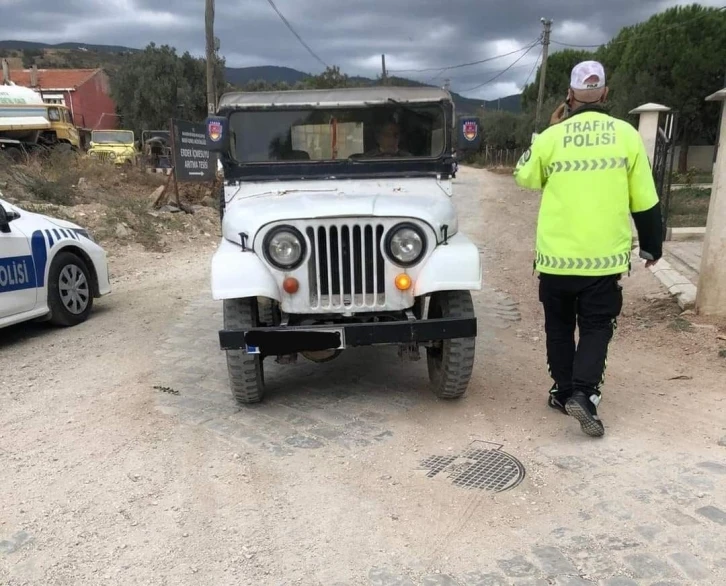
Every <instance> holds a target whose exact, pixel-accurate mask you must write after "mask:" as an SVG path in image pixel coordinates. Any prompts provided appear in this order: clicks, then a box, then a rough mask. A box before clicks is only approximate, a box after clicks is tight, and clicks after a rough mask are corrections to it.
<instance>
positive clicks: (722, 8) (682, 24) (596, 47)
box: [551, 6, 726, 49]
mask: <svg viewBox="0 0 726 586" xmlns="http://www.w3.org/2000/svg"><path fill="white" fill-rule="evenodd" d="M723 10H726V6H721V7H720V8H718V9H717V10H716V12H721V11H723ZM711 14H712V12H711V11H708V12H704V13H703V14H699V15H698V16H694V17H693V18H691V19H689V20H688V21H686V22H677V23H675V24H671V25H668V26H664V27H663V28H660V29H657V30H654V31H645V32H643V33H641V35H635V37H636V38H638V37H639V36H647V35H655V34H660V33H663V32H666V31H669V30H673V29H677V28H682V27H684V26H688V25H689V24H691V23H692V22H695V21H696V20H698V19H700V18H704V17H706V16H710V15H711ZM632 40H633V38H632V37H631V38H629V39H624V40H622V41H608V42H606V43H600V44H599V45H573V44H570V43H562V42H560V41H555V40H552V41H551V42H552V43H553V44H555V45H560V46H561V47H571V48H573V49H599V48H600V47H603V46H605V45H608V44H609V45H622V44H625V43H629V42H631V41H632Z"/></svg>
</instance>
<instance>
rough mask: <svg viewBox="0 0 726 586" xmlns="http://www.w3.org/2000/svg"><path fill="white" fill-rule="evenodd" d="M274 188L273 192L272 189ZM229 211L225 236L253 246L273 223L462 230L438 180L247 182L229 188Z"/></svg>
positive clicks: (452, 206)
mask: <svg viewBox="0 0 726 586" xmlns="http://www.w3.org/2000/svg"><path fill="white" fill-rule="evenodd" d="M273 185H274V187H273ZM225 196H226V201H227V205H226V211H225V214H224V220H223V222H222V233H223V235H224V237H225V238H226V239H227V240H230V241H231V242H236V243H237V244H239V243H240V240H241V239H240V233H245V234H247V236H248V238H249V240H248V242H249V243H252V242H253V241H254V238H255V235H256V234H257V232H258V231H259V230H260V229H261V228H263V227H264V226H266V225H267V224H270V223H273V222H284V221H289V220H315V219H316V218H340V217H352V218H365V217H375V218H386V217H388V218H410V219H416V220H420V221H423V222H426V223H427V224H429V225H430V226H431V228H433V230H434V231H435V233H436V234H437V235H438V237H439V238H441V234H442V227H443V226H444V225H446V226H448V230H447V231H448V235H449V236H452V235H453V234H455V233H456V232H457V231H458V221H457V217H456V210H455V208H454V204H453V203H452V201H451V197H450V196H449V195H448V194H447V192H446V190H445V187H444V185H443V184H439V183H438V182H437V181H436V180H434V179H402V180H398V179H397V180H394V179H381V180H341V181H336V182H333V181H299V182H285V183H284V184H281V183H276V184H270V183H243V184H242V185H241V186H228V187H226V188H225Z"/></svg>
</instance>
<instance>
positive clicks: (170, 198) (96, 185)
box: [0, 153, 219, 252]
mask: <svg viewBox="0 0 726 586" xmlns="http://www.w3.org/2000/svg"><path fill="white" fill-rule="evenodd" d="M215 189H216V188H215V186H212V185H209V184H180V185H179V202H177V201H176V195H175V191H174V186H173V182H172V181H170V178H169V177H167V176H165V175H160V174H152V173H147V172H145V171H144V170H143V169H140V168H135V167H130V168H123V169H122V168H118V167H116V166H114V165H108V164H104V163H101V162H98V161H94V160H92V159H89V158H87V157H84V156H82V155H75V154H73V153H54V154H52V155H51V156H47V157H43V158H40V157H34V158H32V159H30V160H28V161H26V162H24V163H20V164H18V163H14V162H11V161H9V160H7V159H4V158H2V157H0V193H2V197H3V198H4V199H7V200H8V201H10V202H11V203H14V204H16V205H18V206H20V207H21V208H23V209H25V210H27V211H30V212H37V213H42V214H46V215H49V216H53V217H56V218H61V219H64V220H68V221H71V222H74V223H77V224H79V225H81V226H83V227H84V228H87V229H88V230H89V231H91V232H92V234H93V236H94V238H96V240H98V241H99V242H100V243H101V244H102V245H103V246H105V247H108V248H109V249H110V250H113V249H115V248H118V247H126V246H132V247H134V248H141V249H144V250H147V251H150V252H169V251H171V250H172V249H173V248H174V246H175V244H179V243H193V242H195V241H205V242H206V241H216V240H217V239H218V237H219V213H218V210H217V207H216V206H217V203H216V198H215V197H214V196H213V194H214V193H215ZM162 190H163V191H164V193H163V195H162V196H161V197H160V192H161V191H162ZM179 204H181V205H179ZM180 207H181V208H183V209H180Z"/></svg>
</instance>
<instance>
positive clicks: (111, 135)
mask: <svg viewBox="0 0 726 586" xmlns="http://www.w3.org/2000/svg"><path fill="white" fill-rule="evenodd" d="M91 141H92V142H93V143H94V144H97V145H114V144H120V145H128V144H133V142H134V133H133V131H131V130H94V131H93V132H92V133H91Z"/></svg>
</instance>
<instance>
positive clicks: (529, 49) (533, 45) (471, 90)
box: [460, 39, 539, 93]
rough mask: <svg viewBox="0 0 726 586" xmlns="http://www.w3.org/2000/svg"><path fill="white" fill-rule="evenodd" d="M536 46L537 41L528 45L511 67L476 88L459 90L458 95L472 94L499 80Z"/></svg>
mask: <svg viewBox="0 0 726 586" xmlns="http://www.w3.org/2000/svg"><path fill="white" fill-rule="evenodd" d="M538 44H539V39H538V40H537V42H536V43H534V44H532V45H530V46H529V47H528V48H527V50H526V51H525V53H524V54H522V55H520V56H519V57H518V58H517V59H516V60H515V61H514V62H512V64H511V65H510V66H509V67H507V68H506V69H503V70H502V71H500V72H499V73H497V74H496V75H495V76H494V77H491V78H490V79H487V80H486V81H485V82H484V83H480V84H479V85H477V86H474V87H472V88H468V89H465V90H461V92H460V93H468V92H473V91H474V90H478V89H479V88H482V87H484V86H485V85H488V84H490V83H492V82H493V81H496V80H497V79H499V78H500V77H501V76H502V75H504V74H505V73H506V72H507V71H509V70H510V69H512V68H513V67H514V66H515V65H516V64H517V63H518V62H519V61H521V60H522V59H524V58H525V57H526V56H527V54H528V53H529V52H530V51H531V50H532V49H534V48H535V47H536V46H537V45H538Z"/></svg>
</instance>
